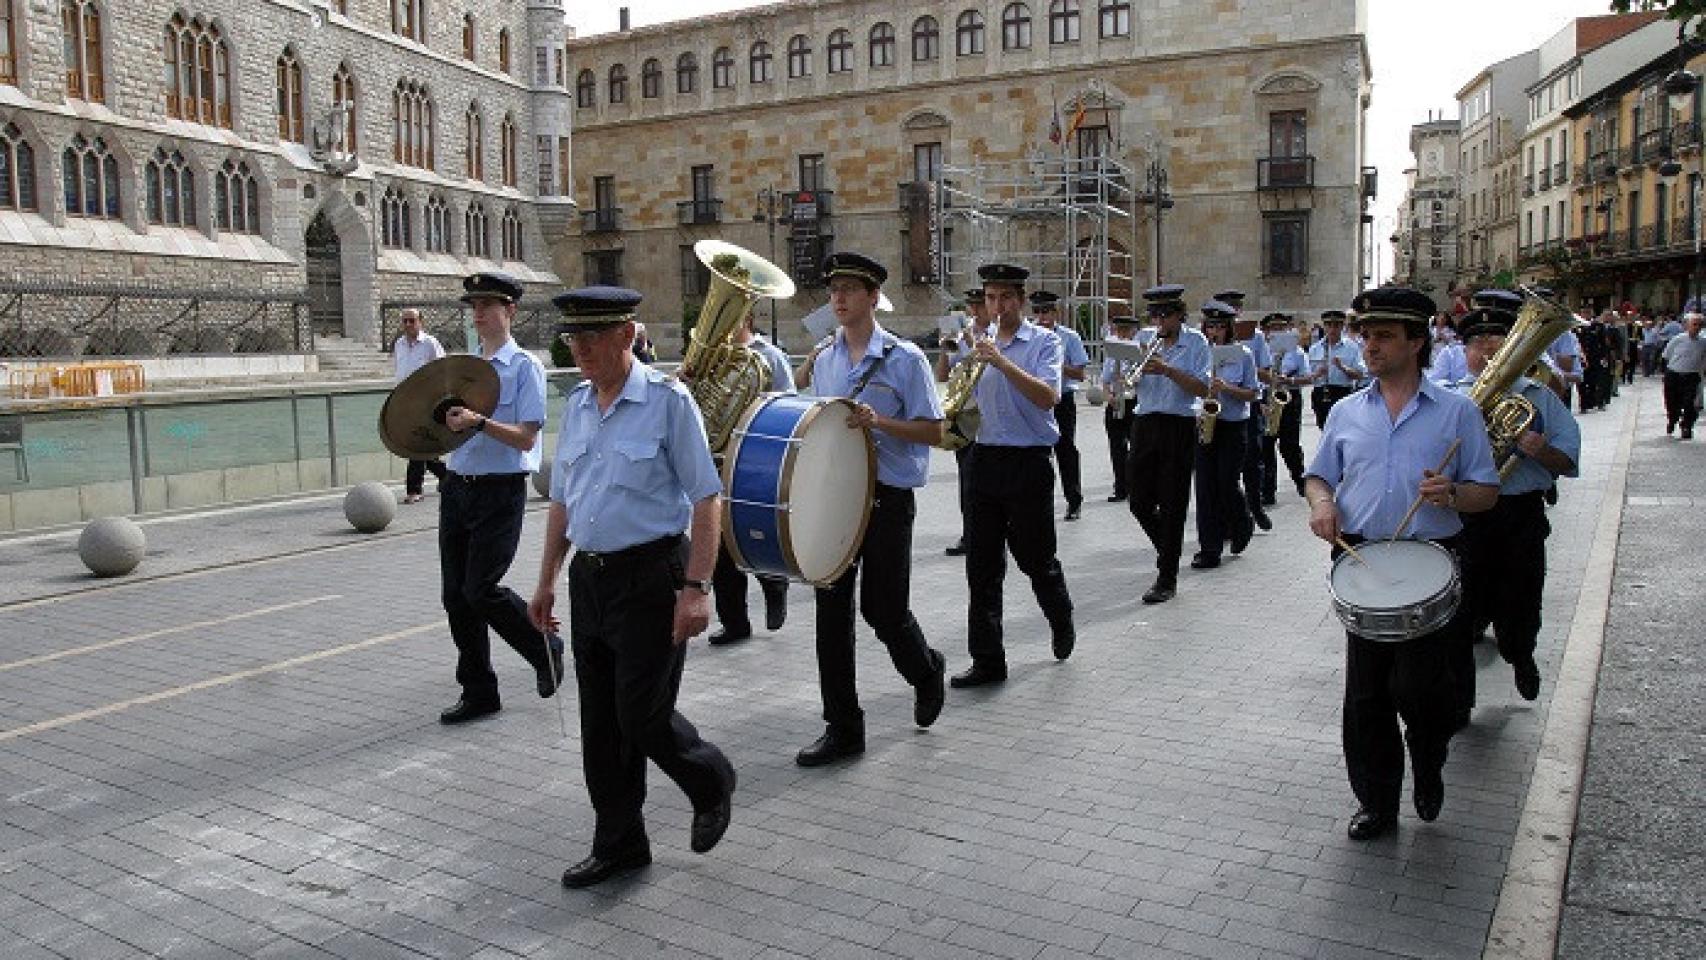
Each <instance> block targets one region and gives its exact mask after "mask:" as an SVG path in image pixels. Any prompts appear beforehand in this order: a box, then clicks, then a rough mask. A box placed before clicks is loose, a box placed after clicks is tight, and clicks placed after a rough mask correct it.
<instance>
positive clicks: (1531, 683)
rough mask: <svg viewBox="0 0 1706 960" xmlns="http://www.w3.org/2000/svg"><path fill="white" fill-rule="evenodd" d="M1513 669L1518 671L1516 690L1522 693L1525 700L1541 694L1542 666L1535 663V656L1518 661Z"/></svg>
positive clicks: (1513, 665) (1512, 666)
mask: <svg viewBox="0 0 1706 960" xmlns="http://www.w3.org/2000/svg"><path fill="white" fill-rule="evenodd" d="M1511 669H1513V670H1515V671H1516V692H1517V693H1520V694H1522V698H1523V699H1524V700H1533V699H1534V698H1536V697H1538V696H1540V667H1539V666H1538V665H1537V664H1535V662H1534V657H1533V656H1528V657H1524V658H1523V659H1521V660H1519V661H1517V662H1516V663H1514V664H1512V665H1511Z"/></svg>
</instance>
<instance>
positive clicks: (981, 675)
mask: <svg viewBox="0 0 1706 960" xmlns="http://www.w3.org/2000/svg"><path fill="white" fill-rule="evenodd" d="M1006 679H1007V668H1006V666H999V667H997V666H992V665H990V664H987V663H978V662H977V661H975V660H973V661H972V665H971V668H970V669H968V670H967V671H966V672H965V673H956V674H954V676H953V678H952V679H950V680H949V681H948V685H949V686H951V687H953V688H954V689H955V690H964V689H966V688H968V687H981V686H985V685H987V684H991V683H1000V682H1002V681H1003V680H1006Z"/></svg>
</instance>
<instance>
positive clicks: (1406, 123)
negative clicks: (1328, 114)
mask: <svg viewBox="0 0 1706 960" xmlns="http://www.w3.org/2000/svg"><path fill="white" fill-rule="evenodd" d="M622 2H623V0H614V2H612V3H611V4H610V5H608V6H604V5H600V6H598V7H596V8H593V6H592V5H590V4H571V5H570V6H571V12H570V13H569V22H570V24H572V25H573V26H574V27H575V29H576V31H577V32H578V34H579V35H580V36H589V35H592V34H596V33H608V32H610V31H613V30H615V29H616V26H617V12H616V11H617V8H618V7H619V6H620V5H621V4H622ZM1366 3H1367V9H1368V48H1369V61H1370V62H1371V64H1372V66H1373V77H1374V82H1373V95H1372V99H1371V101H1370V104H1369V109H1368V139H1367V148H1368V157H1367V159H1366V160H1365V161H1364V162H1365V163H1366V164H1368V165H1371V166H1374V167H1378V168H1379V170H1380V196H1379V198H1378V200H1376V202H1375V206H1374V215H1375V236H1376V237H1378V238H1379V239H1380V243H1381V246H1382V247H1383V248H1384V247H1386V246H1387V244H1386V238H1387V237H1389V236H1391V235H1392V231H1393V229H1394V227H1395V226H1396V211H1397V209H1398V203H1399V201H1400V200H1401V199H1402V194H1403V190H1404V169H1405V168H1406V167H1408V166H1410V164H1411V156H1410V142H1409V140H1410V126H1411V124H1414V123H1418V122H1421V121H1423V120H1426V119H1427V116H1428V111H1429V110H1433V111H1436V113H1437V114H1438V115H1440V116H1444V117H1448V118H1451V117H1456V116H1457V101H1456V100H1455V99H1453V97H1454V95H1455V94H1456V93H1457V91H1458V89H1460V88H1461V87H1462V86H1463V85H1464V84H1465V83H1467V82H1468V81H1469V80H1470V79H1471V78H1472V77H1474V76H1475V74H1476V73H1478V72H1480V70H1481V68H1483V67H1485V66H1488V65H1489V64H1492V63H1495V62H1497V61H1499V60H1503V59H1505V58H1506V57H1510V56H1514V55H1516V54H1518V53H1522V52H1524V51H1527V50H1532V49H1534V48H1535V47H1537V46H1539V45H1540V44H1541V43H1542V42H1543V41H1545V40H1546V39H1547V38H1548V37H1551V36H1552V35H1553V34H1555V33H1557V32H1558V31H1559V30H1560V29H1562V28H1563V26H1564V24H1566V23H1568V22H1569V21H1570V20H1571V19H1572V18H1575V17H1583V16H1597V15H1600V14H1606V13H1610V12H1611V3H1610V0H1426V2H1420V3H1418V2H1414V0H1366ZM627 5H628V7H629V8H630V9H631V10H632V23H633V26H636V27H641V26H648V25H651V24H656V23H663V22H666V21H673V20H683V19H687V18H690V17H694V16H699V15H703V14H707V13H717V12H721V11H725V10H735V9H740V8H744V7H753V6H761V5H762V4H758V3H752V2H743V0H631V2H629V3H628V4H627ZM1086 6H1088V4H1087V5H1086ZM1381 260H1382V263H1381V266H1380V268H1379V278H1380V279H1384V278H1385V277H1387V276H1389V275H1390V274H1391V272H1392V259H1391V253H1390V251H1387V250H1383V253H1382V258H1381Z"/></svg>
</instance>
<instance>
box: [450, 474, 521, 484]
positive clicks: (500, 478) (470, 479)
mask: <svg viewBox="0 0 1706 960" xmlns="http://www.w3.org/2000/svg"><path fill="white" fill-rule="evenodd" d="M450 475H451V476H452V477H455V478H456V479H457V480H460V481H462V482H463V483H466V484H468V485H470V486H477V485H479V484H482V483H499V482H513V481H516V480H519V479H521V478H522V477H525V476H527V474H525V473H454V472H453V473H451V474H450Z"/></svg>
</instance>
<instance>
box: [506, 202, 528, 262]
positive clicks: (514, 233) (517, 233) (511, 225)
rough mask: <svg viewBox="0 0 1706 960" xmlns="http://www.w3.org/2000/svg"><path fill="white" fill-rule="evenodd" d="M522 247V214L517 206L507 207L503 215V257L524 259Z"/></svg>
mask: <svg viewBox="0 0 1706 960" xmlns="http://www.w3.org/2000/svg"><path fill="white" fill-rule="evenodd" d="M523 252H524V251H523V250H522V247H521V214H520V213H519V212H518V211H517V210H516V209H515V207H513V206H511V207H505V208H504V215H503V258H504V259H505V260H523V259H526V258H525V257H523V256H522V254H523Z"/></svg>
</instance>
